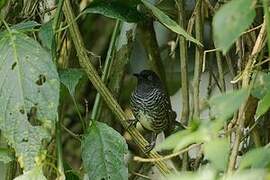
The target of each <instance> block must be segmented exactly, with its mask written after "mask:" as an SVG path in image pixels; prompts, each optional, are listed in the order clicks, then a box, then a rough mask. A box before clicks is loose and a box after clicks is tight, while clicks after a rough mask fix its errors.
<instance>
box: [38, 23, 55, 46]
mask: <svg viewBox="0 0 270 180" xmlns="http://www.w3.org/2000/svg"><path fill="white" fill-rule="evenodd" d="M38 37H39V39H40V40H41V43H42V45H43V46H44V47H46V48H47V49H48V50H51V46H52V39H53V28H52V21H49V22H47V23H45V24H42V26H41V28H40V31H39V33H38Z"/></svg>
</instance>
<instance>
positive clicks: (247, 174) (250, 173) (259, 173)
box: [222, 169, 268, 180]
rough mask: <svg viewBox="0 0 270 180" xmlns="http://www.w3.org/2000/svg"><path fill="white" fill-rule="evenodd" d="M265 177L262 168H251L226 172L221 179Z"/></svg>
mask: <svg viewBox="0 0 270 180" xmlns="http://www.w3.org/2000/svg"><path fill="white" fill-rule="evenodd" d="M266 177H267V176H266V172H265V171H264V170H262V169H258V170H257V169H251V170H244V171H238V172H235V173H231V174H228V175H227V176H224V178H223V179H222V180H266V179H268V178H266Z"/></svg>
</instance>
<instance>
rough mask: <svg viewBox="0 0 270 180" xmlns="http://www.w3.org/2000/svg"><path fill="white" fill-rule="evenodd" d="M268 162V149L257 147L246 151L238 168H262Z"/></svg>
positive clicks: (269, 159)
mask: <svg viewBox="0 0 270 180" xmlns="http://www.w3.org/2000/svg"><path fill="white" fill-rule="evenodd" d="M269 164H270V149H268V148H264V147H261V148H257V149H253V150H251V151H249V152H247V153H246V154H245V155H244V156H243V157H242V159H241V161H240V165H239V169H244V168H248V167H252V168H264V167H266V166H267V165H269Z"/></svg>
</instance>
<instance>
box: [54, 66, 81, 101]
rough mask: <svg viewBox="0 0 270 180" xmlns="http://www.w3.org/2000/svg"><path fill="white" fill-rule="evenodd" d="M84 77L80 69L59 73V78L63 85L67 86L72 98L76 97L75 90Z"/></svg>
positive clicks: (65, 70) (64, 70)
mask: <svg viewBox="0 0 270 180" xmlns="http://www.w3.org/2000/svg"><path fill="white" fill-rule="evenodd" d="M82 76H83V71H82V70H80V69H75V68H72V69H71V68H70V69H63V70H60V71H59V77H60V81H61V83H62V84H64V85H65V86H66V88H67V89H68V91H69V93H70V95H71V96H74V95H75V88H76V86H77V84H78V83H79V80H80V79H81V78H82Z"/></svg>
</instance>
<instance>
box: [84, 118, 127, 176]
mask: <svg viewBox="0 0 270 180" xmlns="http://www.w3.org/2000/svg"><path fill="white" fill-rule="evenodd" d="M126 152H127V144H126V142H125V140H124V138H123V137H122V136H121V135H120V134H119V133H118V132H117V131H115V130H114V129H112V128H111V127H109V126H107V125H106V124H104V123H101V122H95V121H93V122H92V125H91V127H90V128H89V130H88V133H87V134H86V136H85V138H84V140H83V141H82V160H83V165H84V168H85V170H86V172H87V174H88V176H89V177H91V180H100V179H104V180H109V179H110V180H126V179H127V178H128V172H127V167H126V166H125V163H124V154H125V153H126Z"/></svg>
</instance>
